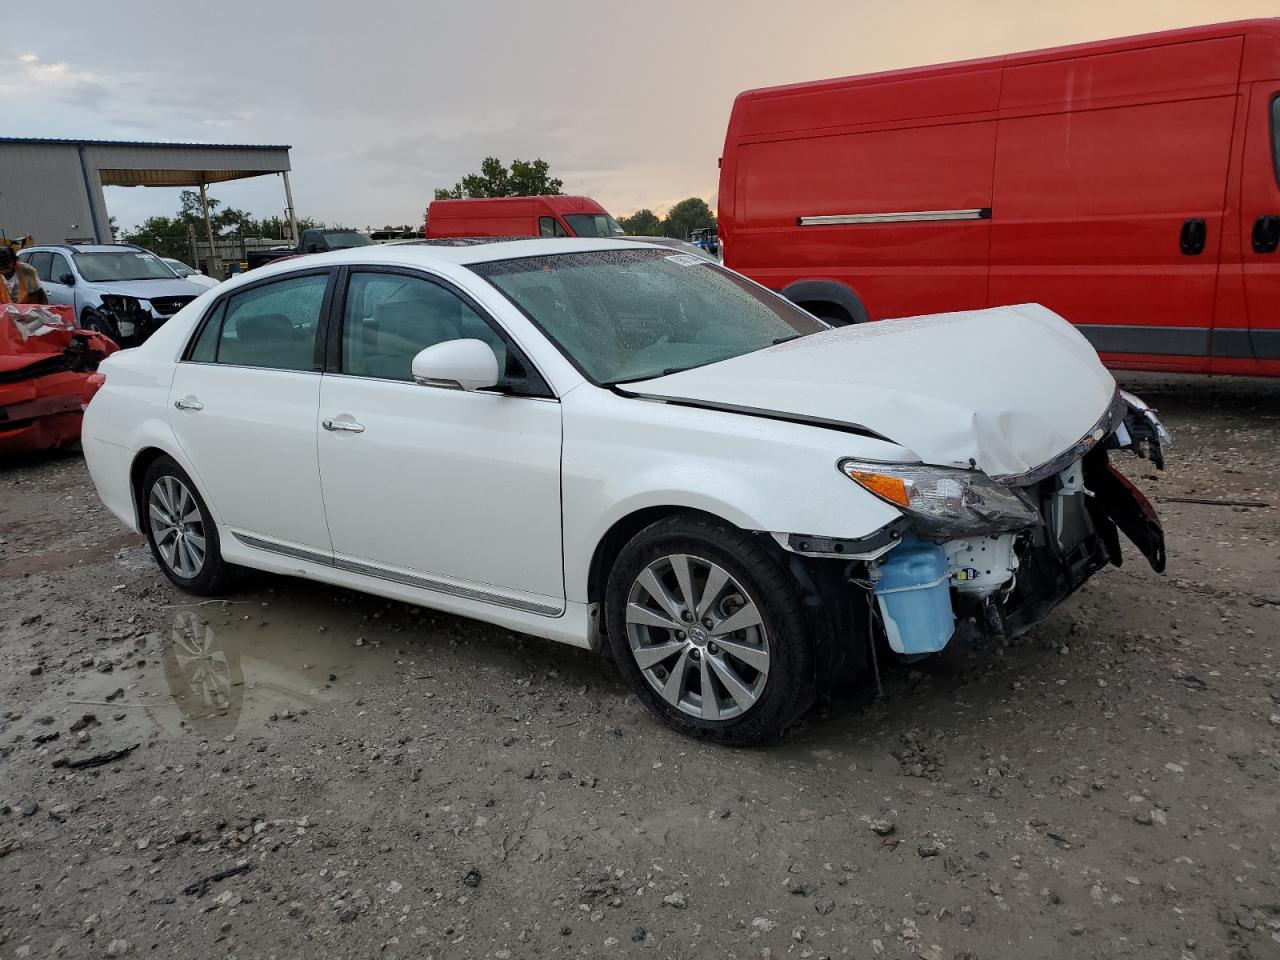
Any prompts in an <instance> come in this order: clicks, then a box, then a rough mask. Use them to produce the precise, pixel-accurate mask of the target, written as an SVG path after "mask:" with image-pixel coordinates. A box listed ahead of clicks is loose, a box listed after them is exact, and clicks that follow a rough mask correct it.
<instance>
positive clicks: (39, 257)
mask: <svg viewBox="0 0 1280 960" xmlns="http://www.w3.org/2000/svg"><path fill="white" fill-rule="evenodd" d="M27 262H28V263H30V264H31V266H32V267H34V268H35V271H36V276H38V277H39V278H40V279H41V280H48V279H49V265H50V264H51V263H52V262H53V254H52V253H49V252H48V251H47V250H40V251H38V252H36V253H33V254H31V259H30V260H28V261H27Z"/></svg>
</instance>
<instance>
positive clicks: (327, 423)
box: [320, 416, 364, 433]
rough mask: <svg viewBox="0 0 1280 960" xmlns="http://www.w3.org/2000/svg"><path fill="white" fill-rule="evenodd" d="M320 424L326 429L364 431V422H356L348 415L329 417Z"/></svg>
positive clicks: (348, 431)
mask: <svg viewBox="0 0 1280 960" xmlns="http://www.w3.org/2000/svg"><path fill="white" fill-rule="evenodd" d="M320 426H322V427H324V428H325V429H326V430H335V431H339V432H342V431H345V432H347V433H364V424H363V423H356V422H355V421H354V420H352V419H351V418H350V417H348V416H341V417H327V418H325V419H324V420H321V421H320Z"/></svg>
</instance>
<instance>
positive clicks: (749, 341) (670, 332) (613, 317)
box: [471, 248, 826, 384]
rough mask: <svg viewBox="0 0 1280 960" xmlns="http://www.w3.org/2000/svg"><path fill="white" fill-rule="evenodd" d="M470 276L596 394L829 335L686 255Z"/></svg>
mask: <svg viewBox="0 0 1280 960" xmlns="http://www.w3.org/2000/svg"><path fill="white" fill-rule="evenodd" d="M471 269H472V270H473V271H475V272H476V273H478V274H479V275H480V276H482V277H484V278H485V279H486V280H488V281H489V283H491V284H492V285H493V286H495V287H496V288H497V289H498V290H499V291H501V292H502V293H503V294H504V295H505V296H506V297H507V299H509V300H511V302H512V303H514V304H515V305H516V306H517V307H519V308H520V310H522V311H523V312H524V314H525V315H526V316H528V317H529V318H530V319H531V320H533V322H534V323H535V324H537V325H538V327H540V328H541V329H542V331H543V332H544V333H545V334H546V335H547V336H548V337H549V338H550V339H551V340H552V341H553V342H554V343H555V344H556V345H557V346H558V347H559V348H560V350H561V351H562V352H563V353H564V354H565V355H566V356H568V357H569V359H570V360H572V361H573V362H574V364H575V365H576V366H577V367H578V369H580V370H581V371H582V372H583V373H584V374H586V376H588V377H590V378H591V379H592V380H593V381H595V382H596V383H598V384H613V383H623V382H626V381H630V380H645V379H648V378H650V377H658V376H662V375H663V374H667V373H676V372H678V371H680V370H687V369H690V368H692V367H700V366H703V365H705V364H709V363H716V362H718V361H720V360H727V359H729V358H730V357H737V356H741V355H742V354H745V353H751V352H753V351H755V350H761V349H763V348H765V347H769V346H772V345H774V344H777V343H782V342H784V341H786V340H794V339H795V338H796V337H801V336H804V335H806V334H809V333H816V332H817V331H819V330H824V329H826V326H825V325H824V324H823V323H821V322H820V321H818V320H815V319H814V318H813V317H811V316H810V315H809V314H807V313H805V312H804V311H803V310H801V309H799V308H798V307H795V306H793V305H791V304H790V303H788V302H787V301H785V300H783V299H782V298H781V297H778V296H776V295H774V294H771V293H769V292H768V291H765V290H761V289H760V288H759V287H757V286H755V285H754V284H753V283H751V282H750V281H748V280H745V279H743V278H742V277H739V276H737V275H736V274H733V273H730V272H729V271H727V270H724V269H722V268H720V267H719V266H716V265H715V264H713V263H711V262H709V261H707V260H703V259H702V258H700V257H695V256H692V255H690V254H686V253H679V254H671V253H670V252H669V251H667V250H657V249H652V248H649V249H640V250H600V251H593V252H590V253H568V254H554V255H550V256H543V257H522V258H520V259H517V260H498V261H494V262H492V263H480V264H475V265H473V266H472V267H471Z"/></svg>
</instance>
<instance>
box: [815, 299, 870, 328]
mask: <svg viewBox="0 0 1280 960" xmlns="http://www.w3.org/2000/svg"><path fill="white" fill-rule="evenodd" d="M805 309H806V310H808V311H809V312H810V313H812V314H813V315H814V316H815V317H817V318H818V319H819V320H821V321H822V322H823V323H829V324H831V326H833V327H847V326H849V325H850V324H853V323H857V322H858V321H857V320H855V319H854V318H853V317H851V316H849V311H847V310H845V309H844V307H838V306H836V305H835V304H834V303H811V304H806V305H805Z"/></svg>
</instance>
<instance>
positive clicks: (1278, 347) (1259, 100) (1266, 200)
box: [1213, 80, 1280, 372]
mask: <svg viewBox="0 0 1280 960" xmlns="http://www.w3.org/2000/svg"><path fill="white" fill-rule="evenodd" d="M1248 109H1249V112H1248V119H1247V121H1246V128H1245V135H1244V161H1243V164H1242V167H1241V171H1240V218H1241V220H1240V247H1241V249H1240V261H1241V264H1242V265H1243V268H1244V269H1243V273H1244V294H1245V303H1246V309H1247V311H1248V317H1249V333H1248V344H1247V350H1248V351H1249V352H1245V351H1246V344H1245V343H1244V341H1243V338H1242V337H1240V336H1239V335H1238V333H1239V331H1231V333H1233V334H1237V335H1236V336H1233V337H1230V338H1226V337H1222V336H1216V337H1215V338H1214V351H1213V352H1214V355H1215V356H1236V357H1241V356H1243V357H1249V356H1252V357H1254V358H1256V359H1257V360H1260V361H1262V362H1264V363H1266V362H1268V361H1270V365H1271V368H1272V369H1270V370H1266V371H1260V372H1274V371H1275V370H1277V369H1280V249H1277V248H1280V80H1270V81H1259V82H1256V83H1253V84H1251V85H1250V91H1249V108H1248ZM1226 333H1227V331H1222V334H1226ZM1219 339H1221V340H1222V343H1219Z"/></svg>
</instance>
